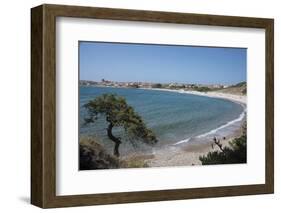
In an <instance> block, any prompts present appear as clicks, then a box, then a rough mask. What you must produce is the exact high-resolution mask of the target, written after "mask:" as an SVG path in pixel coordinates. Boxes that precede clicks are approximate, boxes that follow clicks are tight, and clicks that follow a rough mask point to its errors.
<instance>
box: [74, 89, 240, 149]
mask: <svg viewBox="0 0 281 213" xmlns="http://www.w3.org/2000/svg"><path fill="white" fill-rule="evenodd" d="M105 93H114V94H117V95H120V96H123V97H125V98H126V100H127V103H128V104H129V105H131V106H132V107H134V109H135V111H136V112H137V113H138V114H139V115H140V116H141V117H142V118H143V120H144V122H145V123H146V125H147V126H148V127H149V128H151V129H152V130H153V131H154V132H155V134H156V136H157V138H158V139H159V142H158V144H157V146H156V147H158V148H159V147H162V146H166V145H174V144H177V143H178V144H179V143H182V142H187V141H188V140H189V139H190V138H195V137H198V136H199V137H200V136H204V135H206V133H207V134H208V133H209V132H211V133H212V131H213V132H214V130H215V129H217V128H219V129H222V128H220V127H222V126H224V125H227V124H229V123H231V121H233V120H235V119H237V118H239V116H240V115H241V113H243V111H244V109H243V107H242V106H241V105H240V104H236V103H233V102H231V101H228V100H224V99H216V98H209V97H205V96H198V95H191V94H182V93H177V92H168V91H156V90H144V89H127V88H109V87H80V113H79V116H80V130H79V131H80V137H81V136H92V137H94V138H95V139H96V140H97V141H98V142H99V143H102V144H103V145H104V146H105V148H106V149H108V151H110V153H111V152H112V145H113V143H112V142H111V141H109V140H108V139H107V136H106V126H107V125H106V122H105V121H104V120H103V119H100V120H98V121H97V122H96V123H94V124H91V125H87V126H85V125H84V117H85V116H86V111H85V109H84V108H83V105H84V104H85V103H87V102H88V101H89V100H91V99H94V98H95V97H97V96H99V95H101V94H105ZM114 131H115V132H114V133H115V134H116V135H118V136H120V137H121V138H122V139H123V140H124V141H125V140H126V136H125V134H124V133H123V132H122V130H121V129H115V130H114ZM120 149H121V150H120V151H121V154H124V153H127V152H131V151H135V150H142V151H145V150H149V148H148V147H146V146H144V145H140V146H138V147H135V146H133V145H131V144H130V143H123V144H122V145H121V146H120Z"/></svg>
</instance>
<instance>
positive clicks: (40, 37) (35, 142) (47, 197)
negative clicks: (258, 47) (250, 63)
mask: <svg viewBox="0 0 281 213" xmlns="http://www.w3.org/2000/svg"><path fill="white" fill-rule="evenodd" d="M59 16H64V17H76V18H97V19H112V20H128V21H148V22H159V23H161V22H162V23H178V24H196V25H212V26H232V27H249V28H263V29H265V31H266V138H265V140H266V150H265V152H266V168H265V170H266V178H265V179H266V183H265V184H259V185H243V186H221V187H208V188H195V189H171V190H159V191H142V192H123V193H106V194H90V195H69V196H56V169H55V168H56V163H55V162H56V160H55V157H56V152H55V143H56V140H55V131H56V129H55V117H56V110H55V109H56V98H55V97H56V96H55V91H56V84H55V82H56V78H55V63H56V62H55V59H56V58H55V32H56V30H55V25H56V17H59ZM273 141H274V20H273V19H264V18H249V17H234V16H217V15H203V14H202V15H199V14H186V13H171V12H158V11H141V10H126V9H111V8H93V7H77V6H65V5H46V4H45V5H41V6H38V7H35V8H32V9H31V203H32V204H34V205H36V206H38V207H41V208H53V207H68V206H83V205H100V204H114V203H132V202H149V201H163V200H178V199H191V198H207V197H221V196H237V195H253V194H268V193H273V192H274V142H273Z"/></svg>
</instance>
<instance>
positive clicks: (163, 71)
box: [79, 41, 247, 84]
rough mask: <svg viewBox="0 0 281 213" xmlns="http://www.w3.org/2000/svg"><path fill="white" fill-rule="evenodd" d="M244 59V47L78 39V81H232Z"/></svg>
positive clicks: (240, 77)
mask: <svg viewBox="0 0 281 213" xmlns="http://www.w3.org/2000/svg"><path fill="white" fill-rule="evenodd" d="M246 61H247V50H246V49H245V48H216V47H195V46H175V45H150V44H125V43H103V42H84V41H83V42H79V70H80V79H81V80H93V81H101V79H103V78H104V79H106V80H112V81H123V82H124V81H141V82H158V83H170V82H171V83H172V82H177V83H201V84H235V83H238V82H241V81H246V67H247V65H246Z"/></svg>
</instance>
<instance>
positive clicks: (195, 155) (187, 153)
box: [143, 88, 247, 167]
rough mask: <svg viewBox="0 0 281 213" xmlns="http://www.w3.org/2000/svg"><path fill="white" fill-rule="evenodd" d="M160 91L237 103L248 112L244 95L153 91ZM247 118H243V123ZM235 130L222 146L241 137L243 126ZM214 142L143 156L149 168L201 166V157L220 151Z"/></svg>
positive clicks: (222, 140) (181, 145)
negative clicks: (147, 156)
mask: <svg viewBox="0 0 281 213" xmlns="http://www.w3.org/2000/svg"><path fill="white" fill-rule="evenodd" d="M152 90H159V91H169V92H178V93H186V94H193V95H201V96H207V97H213V98H222V99H226V100H230V101H233V102H235V103H238V104H241V105H242V106H243V107H244V108H245V111H246V107H247V96H243V95H233V94H228V93H220V92H197V91H184V90H169V89H154V88H153V89H152ZM244 120H245V118H243V121H244ZM243 121H242V122H241V125H240V126H239V127H238V128H237V129H235V130H234V131H233V132H232V133H231V134H229V135H225V136H224V138H219V139H220V142H221V144H222V145H223V147H224V146H229V142H230V141H232V140H233V139H234V138H237V137H240V136H241V135H242V124H243ZM212 144H213V141H212V140H210V141H209V142H202V143H201V142H198V141H196V142H186V143H181V144H180V146H177V145H175V146H169V147H166V148H164V149H161V150H157V151H155V152H154V153H153V156H150V157H149V158H146V157H145V156H143V157H144V158H143V159H144V160H145V162H146V163H147V164H148V165H149V167H162V166H175V165H177V166H187V165H191V166H192V165H201V161H200V160H199V157H200V156H203V155H206V154H207V153H208V152H210V151H215V150H218V149H219V148H218V146H216V145H212Z"/></svg>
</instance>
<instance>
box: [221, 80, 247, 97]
mask: <svg viewBox="0 0 281 213" xmlns="http://www.w3.org/2000/svg"><path fill="white" fill-rule="evenodd" d="M217 91H218V92H222V93H229V94H234V95H247V83H246V82H240V83H238V84H235V85H232V86H230V87H227V88H224V89H220V90H217Z"/></svg>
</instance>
